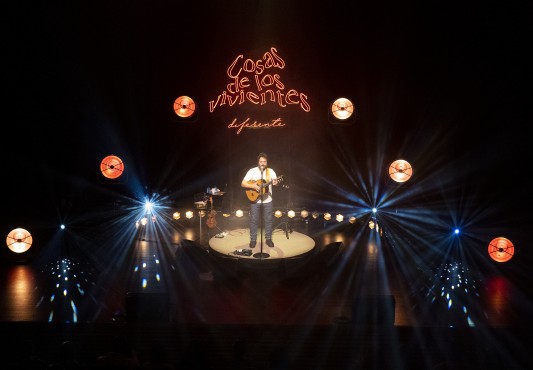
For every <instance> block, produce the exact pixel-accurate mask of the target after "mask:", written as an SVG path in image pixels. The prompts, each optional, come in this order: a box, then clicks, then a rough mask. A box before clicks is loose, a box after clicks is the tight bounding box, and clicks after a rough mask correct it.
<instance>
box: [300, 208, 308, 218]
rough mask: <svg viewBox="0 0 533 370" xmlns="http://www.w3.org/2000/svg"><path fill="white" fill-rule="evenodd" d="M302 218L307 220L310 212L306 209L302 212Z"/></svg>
mask: <svg viewBox="0 0 533 370" xmlns="http://www.w3.org/2000/svg"><path fill="white" fill-rule="evenodd" d="M300 217H301V218H307V217H309V212H308V211H306V210H305V209H304V210H302V211H301V212H300Z"/></svg>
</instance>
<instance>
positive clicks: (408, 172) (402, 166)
mask: <svg viewBox="0 0 533 370" xmlns="http://www.w3.org/2000/svg"><path fill="white" fill-rule="evenodd" d="M389 176H390V178H391V179H392V180H394V181H396V182H400V183H403V182H406V181H407V180H409V179H410V178H411V176H413V167H412V166H411V164H410V163H409V162H407V161H406V160H403V159H397V160H395V161H394V162H392V163H391V164H390V166H389Z"/></svg>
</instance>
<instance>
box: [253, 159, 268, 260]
mask: <svg viewBox="0 0 533 370" xmlns="http://www.w3.org/2000/svg"><path fill="white" fill-rule="evenodd" d="M259 169H260V170H261V189H259V191H260V193H259V196H260V197H261V205H260V206H259V213H260V220H261V221H260V226H261V227H260V228H259V232H260V233H261V236H260V238H259V240H260V244H261V252H259V253H256V254H254V257H255V258H261V259H263V258H268V257H270V254H268V253H264V252H263V171H264V169H263V167H259Z"/></svg>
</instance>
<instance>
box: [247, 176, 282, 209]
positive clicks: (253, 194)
mask: <svg viewBox="0 0 533 370" xmlns="http://www.w3.org/2000/svg"><path fill="white" fill-rule="evenodd" d="M276 180H277V182H278V183H280V182H281V181H283V175H280V176H278V177H277V179H276ZM272 181H274V180H273V179H272V180H270V181H266V180H265V179H261V180H257V181H254V180H250V181H247V183H248V184H257V185H259V188H260V189H259V191H256V190H255V189H246V196H247V197H248V200H249V201H250V202H255V201H256V200H257V198H259V196H260V195H261V194H265V193H266V189H267V188H268V186H269V185H270V184H272Z"/></svg>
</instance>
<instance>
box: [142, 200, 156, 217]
mask: <svg viewBox="0 0 533 370" xmlns="http://www.w3.org/2000/svg"><path fill="white" fill-rule="evenodd" d="M153 207H154V204H153V203H152V202H150V201H149V200H147V201H145V202H144V210H145V211H146V213H147V214H150V213H152V208H153Z"/></svg>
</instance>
